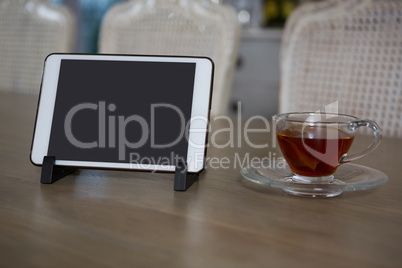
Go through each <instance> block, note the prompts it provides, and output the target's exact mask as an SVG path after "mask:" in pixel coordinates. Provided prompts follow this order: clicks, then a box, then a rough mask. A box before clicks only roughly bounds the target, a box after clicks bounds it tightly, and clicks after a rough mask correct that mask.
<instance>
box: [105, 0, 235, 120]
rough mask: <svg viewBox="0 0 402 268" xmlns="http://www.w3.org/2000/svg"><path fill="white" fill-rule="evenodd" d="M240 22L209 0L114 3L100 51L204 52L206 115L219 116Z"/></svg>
mask: <svg viewBox="0 0 402 268" xmlns="http://www.w3.org/2000/svg"><path fill="white" fill-rule="evenodd" d="M239 38H240V25H239V23H238V20H237V17H236V13H235V11H234V9H233V8H232V7H229V6H226V5H221V4H216V3H213V2H211V1H210V0H154V1H147V0H132V1H129V2H127V3H121V4H117V5H115V6H114V7H113V8H111V9H110V10H109V12H108V13H107V14H106V16H105V18H104V21H103V23H102V27H101V37H100V44H99V46H100V52H101V53H121V54H148V55H151V54H152V55H183V56H207V57H210V58H211V59H212V60H213V61H214V63H215V75H214V91H213V99H212V109H211V114H212V115H221V114H225V113H226V111H227V107H228V103H229V95H230V88H231V83H232V77H233V72H234V65H235V61H236V58H237V52H238V46H239Z"/></svg>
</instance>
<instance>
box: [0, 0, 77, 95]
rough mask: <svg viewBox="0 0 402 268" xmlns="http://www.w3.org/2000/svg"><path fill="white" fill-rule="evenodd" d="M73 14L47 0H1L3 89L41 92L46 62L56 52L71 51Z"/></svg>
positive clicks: (0, 78) (0, 74)
mask: <svg viewBox="0 0 402 268" xmlns="http://www.w3.org/2000/svg"><path fill="white" fill-rule="evenodd" d="M74 30H75V24H74V20H73V18H72V16H71V15H70V13H69V12H68V11H67V10H66V9H64V8H62V7H56V6H53V5H51V4H50V3H48V2H47V1H45V0H2V1H1V2H0V90H3V91H15V92H23V93H31V94H38V92H39V89H40V83H41V77H42V71H43V63H44V60H45V58H46V56H47V55H48V54H50V53H53V52H71V51H72V48H73V32H74Z"/></svg>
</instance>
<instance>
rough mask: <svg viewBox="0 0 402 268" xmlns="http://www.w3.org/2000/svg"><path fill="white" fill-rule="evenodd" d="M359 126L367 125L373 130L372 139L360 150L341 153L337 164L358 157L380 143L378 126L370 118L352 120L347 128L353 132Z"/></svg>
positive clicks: (380, 136)
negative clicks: (352, 152)
mask: <svg viewBox="0 0 402 268" xmlns="http://www.w3.org/2000/svg"><path fill="white" fill-rule="evenodd" d="M359 127H368V128H370V129H371V130H372V131H373V135H374V139H373V141H372V142H371V144H370V145H369V146H368V147H367V148H366V149H365V150H364V151H362V152H360V153H355V154H352V155H351V156H349V155H348V154H347V153H346V154H344V155H342V157H341V160H339V164H344V163H348V162H350V161H353V160H356V159H359V158H361V157H363V156H365V155H366V154H368V153H370V152H372V151H373V150H374V149H375V148H377V146H378V144H380V141H381V138H382V135H381V128H380V126H379V125H378V124H377V123H376V122H374V121H371V120H359V121H353V122H351V123H350V125H349V130H350V131H353V132H355V131H356V130H357V129H358V128H359Z"/></svg>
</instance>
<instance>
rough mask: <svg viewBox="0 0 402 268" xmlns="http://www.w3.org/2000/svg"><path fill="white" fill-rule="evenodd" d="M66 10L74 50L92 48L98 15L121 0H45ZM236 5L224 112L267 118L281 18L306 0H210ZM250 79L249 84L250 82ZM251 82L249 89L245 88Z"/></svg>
mask: <svg viewBox="0 0 402 268" xmlns="http://www.w3.org/2000/svg"><path fill="white" fill-rule="evenodd" d="M51 1H52V3H53V4H56V5H63V6H66V7H68V8H69V9H70V11H71V12H72V13H73V14H74V17H75V19H76V21H77V26H76V27H77V29H76V35H77V36H76V38H75V40H76V43H75V45H74V48H75V49H74V50H75V52H78V53H97V52H98V38H99V30H100V25H101V21H102V18H103V16H104V15H105V13H106V12H107V11H108V10H109V9H110V8H111V7H112V6H113V5H115V4H117V3H121V2H125V1H127V0H51ZM212 1H214V2H219V3H223V4H227V5H231V6H233V7H234V8H235V9H236V12H237V15H238V20H239V22H240V23H241V25H242V33H241V41H240V47H239V55H238V59H237V64H236V70H235V74H234V81H233V87H232V91H231V96H230V103H229V115H237V114H238V113H240V112H241V114H242V116H243V117H250V116H253V115H263V116H267V117H271V116H272V115H273V114H275V113H277V111H278V92H279V83H280V82H279V81H280V72H279V56H280V42H281V34H282V31H283V27H284V24H285V21H286V19H287V18H288V17H289V15H290V14H291V13H292V11H293V10H294V9H295V8H296V7H297V6H298V5H300V4H302V3H303V2H307V1H306V0H304V1H303V0H212ZM251 81H253V82H252V83H250V82H251ZM250 84H252V85H253V86H252V88H250Z"/></svg>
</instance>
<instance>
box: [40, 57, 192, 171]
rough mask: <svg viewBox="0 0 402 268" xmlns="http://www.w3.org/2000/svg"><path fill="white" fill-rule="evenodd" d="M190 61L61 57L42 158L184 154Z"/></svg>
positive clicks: (165, 159) (166, 160) (155, 160)
mask: <svg viewBox="0 0 402 268" xmlns="http://www.w3.org/2000/svg"><path fill="white" fill-rule="evenodd" d="M195 68H196V67H195V63H171V62H135V61H102V60H62V61H61V68H60V75H59V81H58V86H57V96H56V102H55V108H54V116H53V121H52V127H51V135H50V137H51V138H50V143H49V150H48V155H49V156H56V159H57V160H73V161H96V162H120V163H134V164H135V163H136V161H140V160H139V159H141V161H142V162H141V164H146V162H147V161H148V162H149V164H165V165H174V164H175V163H172V161H173V162H174V161H175V160H177V157H184V159H185V158H186V157H187V134H188V129H187V128H186V127H187V126H186V124H187V123H188V122H189V119H190V116H191V107H192V98H193V87H194V76H195Z"/></svg>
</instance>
